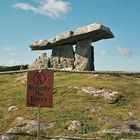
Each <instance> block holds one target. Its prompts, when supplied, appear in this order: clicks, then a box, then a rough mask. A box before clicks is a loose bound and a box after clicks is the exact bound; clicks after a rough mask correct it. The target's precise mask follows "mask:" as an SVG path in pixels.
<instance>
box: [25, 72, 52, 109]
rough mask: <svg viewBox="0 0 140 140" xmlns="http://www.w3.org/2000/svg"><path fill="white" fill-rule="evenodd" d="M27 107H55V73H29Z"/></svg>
mask: <svg viewBox="0 0 140 140" xmlns="http://www.w3.org/2000/svg"><path fill="white" fill-rule="evenodd" d="M26 106H28V107H38V106H40V107H52V106H53V71H48V70H41V71H39V70H33V71H28V74H27V95H26Z"/></svg>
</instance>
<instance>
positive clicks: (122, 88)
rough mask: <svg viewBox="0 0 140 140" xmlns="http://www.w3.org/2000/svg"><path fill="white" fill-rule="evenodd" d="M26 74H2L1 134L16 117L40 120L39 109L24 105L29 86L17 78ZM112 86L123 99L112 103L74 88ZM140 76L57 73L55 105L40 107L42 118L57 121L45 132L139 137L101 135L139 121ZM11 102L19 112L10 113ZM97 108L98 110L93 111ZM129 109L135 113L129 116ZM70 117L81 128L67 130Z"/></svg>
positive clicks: (82, 135)
mask: <svg viewBox="0 0 140 140" xmlns="http://www.w3.org/2000/svg"><path fill="white" fill-rule="evenodd" d="M22 75H23V74H12V75H10V74H9V75H0V133H2V132H4V131H6V130H8V129H9V128H10V126H12V122H13V121H14V119H15V118H16V117H19V116H21V117H24V118H26V119H37V108H29V107H26V106H25V97H26V86H25V85H24V84H22V83H20V82H19V81H17V80H16V79H17V78H18V77H20V76H22ZM83 86H84V87H95V88H109V89H112V90H113V91H119V92H120V93H121V98H120V99H119V100H118V101H117V102H115V103H114V104H109V103H108V102H106V101H105V100H104V99H102V98H97V97H94V96H91V95H88V94H85V93H82V92H80V91H78V90H77V89H75V88H74V87H83ZM139 95H140V78H139V76H137V77H133V76H125V75H116V76H113V75H107V74H103V75H99V76H95V75H94V74H92V75H90V74H73V73H55V76H54V101H53V102H54V107H53V108H52V109H50V108H42V109H41V121H42V122H44V123H54V124H55V127H54V128H53V129H48V130H47V131H46V132H44V135H45V136H46V137H50V136H58V135H62V136H65V135H67V136H81V137H101V138H103V139H107V140H112V139H120V138H140V134H129V133H128V134H126V133H122V134H99V133H97V131H98V132H99V131H102V130H104V129H108V128H117V127H118V126H119V127H121V126H122V125H123V124H125V123H127V122H129V121H131V120H138V121H139V120H140V108H139V106H140V96H139ZM12 105H15V106H17V107H18V110H17V111H14V112H8V108H9V107H10V106H12ZM92 109H95V110H96V112H92V111H91V110H92ZM129 112H134V114H135V115H134V116H130V115H129ZM71 120H79V121H80V122H81V123H82V128H81V129H80V130H79V131H68V130H67V127H68V124H69V122H70V121H71ZM13 139H21V140H22V139H23V140H24V139H25V140H26V139H32V137H29V136H22V137H20V136H15V138H13Z"/></svg>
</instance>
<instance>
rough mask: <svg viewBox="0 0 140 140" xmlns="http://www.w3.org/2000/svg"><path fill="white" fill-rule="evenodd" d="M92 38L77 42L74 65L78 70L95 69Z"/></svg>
mask: <svg viewBox="0 0 140 140" xmlns="http://www.w3.org/2000/svg"><path fill="white" fill-rule="evenodd" d="M91 43H92V41H91V40H84V41H80V42H77V44H76V47H75V56H74V57H75V61H74V67H75V69H76V70H94V52H93V46H91Z"/></svg>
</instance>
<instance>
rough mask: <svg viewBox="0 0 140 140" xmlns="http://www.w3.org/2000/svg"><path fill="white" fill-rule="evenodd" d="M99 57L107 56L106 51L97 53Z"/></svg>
mask: <svg viewBox="0 0 140 140" xmlns="http://www.w3.org/2000/svg"><path fill="white" fill-rule="evenodd" d="M99 55H100V56H107V55H108V53H107V51H105V50H101V51H100V52H99Z"/></svg>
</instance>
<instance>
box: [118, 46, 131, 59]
mask: <svg viewBox="0 0 140 140" xmlns="http://www.w3.org/2000/svg"><path fill="white" fill-rule="evenodd" d="M117 52H118V53H119V54H120V55H122V56H125V57H130V56H131V55H132V51H131V50H130V49H128V48H124V47H117Z"/></svg>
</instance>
